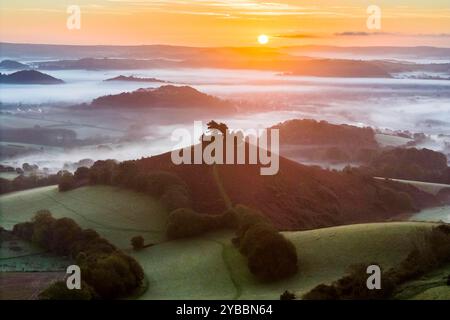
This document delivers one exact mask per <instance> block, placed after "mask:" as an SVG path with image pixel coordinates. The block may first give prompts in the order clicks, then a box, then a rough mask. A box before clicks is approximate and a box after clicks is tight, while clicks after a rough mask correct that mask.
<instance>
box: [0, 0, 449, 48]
mask: <svg viewBox="0 0 450 320" xmlns="http://www.w3.org/2000/svg"><path fill="white" fill-rule="evenodd" d="M70 5H77V6H79V8H80V18H81V19H80V21H81V24H80V29H68V28H67V19H68V18H69V16H70V13H68V12H67V9H68V7H69V6H70ZM371 5H376V6H377V7H378V8H379V9H380V12H381V16H380V19H379V21H380V28H373V26H376V25H374V24H373V23H372V24H371V25H372V27H371V28H370V29H369V28H368V26H367V20H368V19H369V20H370V21H372V22H373V21H374V20H373V17H374V16H373V15H371V14H369V13H368V12H367V10H368V8H369V6H371ZM371 13H372V14H373V13H374V12H373V11H372V12H371ZM261 34H265V35H267V36H268V37H269V43H268V44H265V45H268V46H288V45H310V44H313V45H314V44H315V45H342V46H372V45H397V46H417V45H430V46H440V47H450V0H433V1H431V0H370V1H368V0H340V1H337V0H315V1H311V0H310V1H304V0H264V1H261V0H190V1H188V0H53V1H50V0H14V1H12V0H0V41H2V42H19V43H55V44H98V45H100V44H102V45H103V44H114V45H140V44H171V45H188V46H205V47H206V46H258V45H261V44H259V43H258V42H257V38H258V36H259V35H261Z"/></svg>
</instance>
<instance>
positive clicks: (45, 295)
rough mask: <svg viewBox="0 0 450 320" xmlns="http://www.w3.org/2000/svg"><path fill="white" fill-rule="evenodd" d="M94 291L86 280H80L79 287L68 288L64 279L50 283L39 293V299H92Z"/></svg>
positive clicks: (94, 296)
mask: <svg viewBox="0 0 450 320" xmlns="http://www.w3.org/2000/svg"><path fill="white" fill-rule="evenodd" d="M95 298H96V293H95V291H94V289H92V288H91V287H90V286H89V285H88V284H87V283H86V282H84V281H82V282H81V289H73V290H69V289H68V288H67V285H66V283H65V282H64V281H57V282H54V283H52V284H51V285H50V286H49V287H48V288H46V289H44V290H43V291H42V292H41V293H39V299H40V300H93V299H95Z"/></svg>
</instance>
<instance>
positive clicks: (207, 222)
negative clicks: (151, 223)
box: [166, 208, 232, 239]
mask: <svg viewBox="0 0 450 320" xmlns="http://www.w3.org/2000/svg"><path fill="white" fill-rule="evenodd" d="M229 219H230V215H229V214H222V215H208V214H200V213H197V212H195V211H194V210H192V209H187V208H180V209H177V210H174V211H172V212H171V213H170V215H169V218H168V223H167V229H166V234H167V237H168V238H169V239H179V238H187V237H194V236H198V235H200V234H203V233H206V232H209V231H213V230H218V229H222V228H231V227H232V221H229Z"/></svg>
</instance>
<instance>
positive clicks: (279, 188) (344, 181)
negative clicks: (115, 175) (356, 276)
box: [133, 153, 438, 230]
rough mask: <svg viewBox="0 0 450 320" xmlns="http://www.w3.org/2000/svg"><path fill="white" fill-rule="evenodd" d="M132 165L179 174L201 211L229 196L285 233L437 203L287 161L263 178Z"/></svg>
mask: <svg viewBox="0 0 450 320" xmlns="http://www.w3.org/2000/svg"><path fill="white" fill-rule="evenodd" d="M133 163H135V164H136V165H137V166H138V167H139V169H140V170H142V172H151V171H160V170H162V171H168V172H172V173H175V174H176V175H178V176H179V177H180V178H181V179H182V180H183V181H185V183H186V184H187V186H188V190H189V192H190V194H191V197H192V203H193V207H194V209H195V210H197V211H198V212H201V213H209V214H215V213H216V214H217V213H221V212H223V211H224V210H225V209H226V203H225V200H224V196H223V194H224V193H225V194H226V195H227V197H228V198H229V199H231V202H232V203H233V204H244V205H246V206H249V207H252V208H255V209H259V210H260V211H261V212H262V213H263V214H264V215H266V216H267V217H269V218H270V220H271V221H272V223H273V224H274V225H275V226H277V227H278V228H279V229H282V230H299V229H314V228H318V227H326V226H336V225H341V224H348V223H357V222H374V221H384V220H386V219H389V218H390V217H393V216H395V215H397V214H400V213H405V212H414V211H415V210H416V209H419V208H423V207H427V206H431V205H436V204H438V202H437V200H436V199H435V197H434V196H433V195H430V194H427V193H425V192H422V191H420V190H418V189H416V188H415V187H413V186H410V185H407V184H401V183H396V182H393V181H380V180H375V179H372V178H370V177H367V176H363V175H360V174H358V173H356V172H348V171H345V172H336V171H328V170H323V169H320V168H318V167H309V166H305V165H301V164H299V163H296V162H294V161H290V160H288V159H286V158H283V157H280V163H279V167H280V170H279V172H278V174H276V175H274V176H262V175H260V166H259V165H215V166H208V165H205V164H202V165H179V166H177V165H174V164H173V163H172V161H171V158H170V153H166V154H162V155H159V156H155V157H151V158H144V159H141V160H137V161H134V162H133ZM214 170H216V172H214ZM218 181H219V183H218Z"/></svg>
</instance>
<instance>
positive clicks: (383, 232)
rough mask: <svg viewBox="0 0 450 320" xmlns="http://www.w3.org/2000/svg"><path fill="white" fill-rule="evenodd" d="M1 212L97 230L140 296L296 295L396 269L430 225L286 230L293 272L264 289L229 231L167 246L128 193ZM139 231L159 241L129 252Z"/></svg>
mask: <svg viewBox="0 0 450 320" xmlns="http://www.w3.org/2000/svg"><path fill="white" fill-rule="evenodd" d="M0 208H1V216H0V224H1V225H2V226H6V227H12V225H13V224H14V223H16V222H19V221H25V220H28V219H29V218H30V217H31V216H32V214H33V212H34V211H36V210H39V209H44V208H46V209H49V210H51V211H52V212H53V213H54V215H55V216H56V217H61V216H69V217H72V218H73V219H74V220H76V221H77V222H78V223H79V224H80V225H82V226H83V227H89V228H93V229H96V230H97V231H98V232H99V233H101V234H102V235H103V236H105V237H106V238H107V239H109V240H110V241H111V242H113V243H115V244H116V245H118V246H120V247H121V248H123V249H124V250H125V251H126V252H127V253H128V254H130V255H132V256H134V257H135V258H136V259H137V260H138V261H139V262H140V263H141V265H142V266H143V268H144V270H145V274H146V277H147V280H148V283H149V286H148V289H147V291H146V292H145V293H143V294H142V295H141V296H140V299H278V298H279V296H280V294H281V293H282V292H284V291H285V290H290V291H292V292H295V293H296V294H297V295H298V296H301V295H302V294H303V293H306V292H307V291H309V290H310V289H312V288H313V287H315V286H316V285H318V284H320V283H331V282H332V281H334V280H336V279H338V278H340V277H341V276H342V275H344V273H345V271H346V270H347V268H348V267H349V266H350V265H352V264H356V263H363V262H365V263H372V262H375V263H378V264H380V265H381V266H382V267H383V268H389V267H392V266H395V265H397V264H398V263H399V262H400V261H402V260H403V259H404V258H405V257H406V256H407V254H408V253H409V252H410V251H411V249H412V246H413V243H414V242H417V241H420V240H421V234H422V232H423V231H426V230H429V228H431V226H432V225H433V224H431V223H420V222H390V223H373V224H360V225H350V226H341V227H333V228H325V229H318V230H311V231H297V232H285V233H284V234H285V235H286V237H288V238H289V239H290V240H291V241H292V242H293V243H294V244H295V246H296V248H297V253H298V257H299V273H298V274H297V275H296V276H294V277H293V278H290V279H287V280H283V281H279V282H276V283H271V284H266V283H261V282H258V281H257V280H256V279H255V278H254V277H253V276H252V275H251V274H250V272H249V271H248V268H247V265H246V258H245V257H244V256H242V255H241V254H240V253H239V252H238V251H237V250H236V249H235V248H234V247H233V245H232V244H231V238H232V237H233V233H232V232H227V231H223V232H216V233H210V234H207V235H204V236H202V237H198V238H193V239H184V240H178V241H166V240H165V239H164V229H165V222H166V217H167V213H166V212H165V211H164V210H163V209H162V208H161V206H160V205H159V203H158V201H156V200H154V199H152V198H150V197H147V196H145V195H141V194H138V193H133V192H131V191H126V190H123V189H118V188H114V187H106V186H94V187H83V188H80V189H76V190H73V191H69V192H65V193H59V192H58V191H57V188H56V187H45V188H39V189H34V190H29V191H22V192H17V193H11V194H7V195H3V196H1V197H0ZM138 234H142V235H143V236H144V237H145V238H146V241H147V242H154V243H158V244H157V245H155V246H153V247H149V248H146V249H143V250H141V251H138V252H136V251H133V250H131V248H130V245H129V241H130V238H131V237H132V236H134V235H138ZM413 287H416V285H415V284H414V285H413ZM405 290H406V289H405ZM426 290H427V291H424V292H422V291H420V292H418V291H417V290H415V291H414V294H409V295H408V296H407V298H415V297H416V298H417V297H418V296H419V295H420V294H422V295H424V296H426V297H432V296H435V295H440V296H442V295H443V294H444V293H442V290H443V289H442V288H440V289H439V288H437V287H426ZM428 290H431V291H428Z"/></svg>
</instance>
